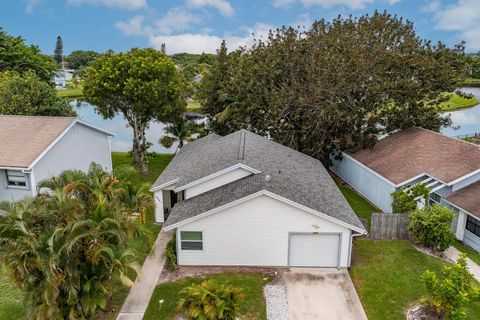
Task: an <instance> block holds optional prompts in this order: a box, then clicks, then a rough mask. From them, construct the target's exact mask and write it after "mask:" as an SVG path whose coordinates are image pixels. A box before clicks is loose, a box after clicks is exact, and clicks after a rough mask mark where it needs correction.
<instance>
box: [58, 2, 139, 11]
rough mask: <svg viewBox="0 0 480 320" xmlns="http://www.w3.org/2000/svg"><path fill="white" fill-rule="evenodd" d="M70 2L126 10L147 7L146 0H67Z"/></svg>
mask: <svg viewBox="0 0 480 320" xmlns="http://www.w3.org/2000/svg"><path fill="white" fill-rule="evenodd" d="M67 2H68V3H70V4H75V5H81V4H90V5H103V6H106V7H117V8H121V9H126V10H138V9H142V8H145V7H147V0H67Z"/></svg>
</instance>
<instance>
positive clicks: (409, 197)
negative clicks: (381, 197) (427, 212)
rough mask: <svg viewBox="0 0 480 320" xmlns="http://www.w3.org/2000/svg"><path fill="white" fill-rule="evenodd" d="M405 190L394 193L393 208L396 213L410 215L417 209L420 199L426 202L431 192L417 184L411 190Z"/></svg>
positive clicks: (422, 185)
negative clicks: (418, 199) (409, 213)
mask: <svg viewBox="0 0 480 320" xmlns="http://www.w3.org/2000/svg"><path fill="white" fill-rule="evenodd" d="M405 189H406V188H403V189H402V190H400V191H396V192H392V199H393V203H392V208H393V212H395V213H408V212H412V211H413V210H415V209H416V208H417V201H416V200H415V199H416V198H418V197H423V198H424V199H425V202H426V201H427V200H428V195H429V193H430V190H429V189H428V188H427V187H426V186H425V185H424V184H421V183H419V184H416V185H414V186H413V187H412V188H411V189H410V190H408V191H406V190H405Z"/></svg>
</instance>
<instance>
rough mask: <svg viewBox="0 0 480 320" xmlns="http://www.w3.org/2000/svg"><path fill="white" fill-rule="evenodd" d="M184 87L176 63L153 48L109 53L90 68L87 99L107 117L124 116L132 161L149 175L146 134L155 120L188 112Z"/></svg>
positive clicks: (86, 80) (85, 85) (166, 119)
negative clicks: (130, 135) (130, 137)
mask: <svg viewBox="0 0 480 320" xmlns="http://www.w3.org/2000/svg"><path fill="white" fill-rule="evenodd" d="M182 90H183V84H182V81H181V77H180V75H179V74H178V72H177V70H176V68H175V64H174V63H173V61H172V60H171V59H170V58H169V57H167V56H166V55H165V54H163V53H162V52H160V51H157V50H154V49H132V50H131V51H129V52H124V53H113V52H108V53H106V54H104V55H102V56H101V57H100V58H98V59H97V60H95V61H94V63H93V64H92V65H91V66H90V67H89V68H88V72H87V74H86V75H85V81H84V84H83V93H84V95H85V97H86V99H87V100H88V101H89V102H90V103H92V104H93V105H95V106H96V110H97V112H99V113H100V114H101V115H103V116H104V117H105V118H112V117H113V116H115V114H116V113H122V114H123V116H124V117H125V119H126V120H127V122H128V124H129V125H130V127H131V128H132V130H133V147H132V149H133V158H134V162H135V163H137V164H139V165H140V166H141V169H142V173H143V174H147V173H148V165H147V148H148V146H149V143H148V142H147V140H146V136H145V132H146V130H147V128H148V126H149V124H150V122H151V121H153V120H158V121H166V122H168V121H169V119H172V118H174V117H176V116H178V115H179V114H181V113H183V112H184V110H185V102H184V101H183V100H182Z"/></svg>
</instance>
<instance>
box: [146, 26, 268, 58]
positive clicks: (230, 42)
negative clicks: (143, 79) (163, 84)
mask: <svg viewBox="0 0 480 320" xmlns="http://www.w3.org/2000/svg"><path fill="white" fill-rule="evenodd" d="M273 28H274V27H273V26H271V25H268V24H263V23H257V24H255V25H254V26H253V27H247V28H242V31H243V34H242V35H241V36H235V35H231V34H224V35H223V36H222V37H221V36H217V35H211V34H200V33H184V34H176V35H152V36H150V37H149V42H150V44H151V45H152V46H153V47H154V48H156V49H160V48H161V46H162V44H163V43H165V47H166V50H167V53H168V54H173V53H179V52H188V53H202V52H205V53H215V51H216V50H217V49H218V48H219V47H220V44H221V42H222V40H225V41H226V43H227V47H228V48H229V49H231V50H235V49H237V48H238V47H240V46H249V45H252V44H253V43H254V39H260V38H262V39H265V38H266V37H267V35H268V32H269V30H270V29H273Z"/></svg>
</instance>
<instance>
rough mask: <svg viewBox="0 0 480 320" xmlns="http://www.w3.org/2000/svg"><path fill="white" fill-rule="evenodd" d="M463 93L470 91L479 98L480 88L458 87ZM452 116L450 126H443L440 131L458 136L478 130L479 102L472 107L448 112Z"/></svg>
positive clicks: (479, 124)
mask: <svg viewBox="0 0 480 320" xmlns="http://www.w3.org/2000/svg"><path fill="white" fill-rule="evenodd" d="M460 90H461V91H463V92H465V93H471V94H473V95H474V96H476V97H477V98H479V99H480V88H471V87H465V88H460ZM449 113H450V115H451V117H452V122H453V124H452V126H451V127H450V128H445V129H443V130H442V133H443V134H445V135H447V136H458V135H464V134H470V133H477V132H480V104H477V105H476V106H475V107H473V108H469V109H463V110H459V111H453V112H449Z"/></svg>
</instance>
